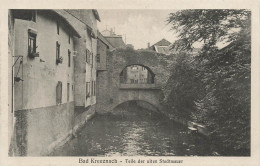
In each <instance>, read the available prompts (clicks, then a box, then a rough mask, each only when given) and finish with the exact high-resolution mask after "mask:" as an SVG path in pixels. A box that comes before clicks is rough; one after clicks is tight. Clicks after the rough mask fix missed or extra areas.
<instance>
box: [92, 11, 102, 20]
mask: <svg viewBox="0 0 260 166" xmlns="http://www.w3.org/2000/svg"><path fill="white" fill-rule="evenodd" d="M92 12H93V14H94V16H95V18H96V19H97V20H98V21H99V22H100V17H99V14H98V11H97V10H96V9H93V10H92Z"/></svg>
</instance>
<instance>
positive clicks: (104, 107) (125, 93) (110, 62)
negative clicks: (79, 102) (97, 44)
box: [96, 49, 172, 113]
mask: <svg viewBox="0 0 260 166" xmlns="http://www.w3.org/2000/svg"><path fill="white" fill-rule="evenodd" d="M108 57H109V58H108V59H107V70H104V71H101V72H98V77H97V101H98V103H97V106H96V109H97V112H98V113H104V112H109V111H112V110H113V109H114V108H115V107H116V106H117V105H119V104H120V103H123V102H126V101H131V100H137V101H146V102H148V103H150V104H152V105H153V106H155V107H156V108H158V109H159V110H162V109H161V108H162V107H161V101H162V99H163V97H164V93H163V88H162V87H163V86H164V84H165V82H166V81H167V79H168V76H169V71H170V66H171V64H170V63H169V62H170V60H169V59H170V58H172V57H171V56H165V55H160V54H157V53H155V52H152V51H149V50H148V51H147V50H127V49H116V50H113V51H111V52H108ZM132 65H138V66H141V67H144V68H145V69H147V71H149V73H150V74H151V75H152V76H153V81H151V82H150V84H148V83H142V84H131V83H127V82H124V81H122V80H121V79H122V78H120V76H123V72H124V70H125V69H126V68H127V67H129V66H132Z"/></svg>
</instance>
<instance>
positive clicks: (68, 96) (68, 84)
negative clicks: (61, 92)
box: [67, 83, 70, 101]
mask: <svg viewBox="0 0 260 166" xmlns="http://www.w3.org/2000/svg"><path fill="white" fill-rule="evenodd" d="M67 101H70V83H67Z"/></svg>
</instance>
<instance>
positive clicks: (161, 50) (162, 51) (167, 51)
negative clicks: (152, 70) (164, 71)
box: [154, 45, 172, 55]
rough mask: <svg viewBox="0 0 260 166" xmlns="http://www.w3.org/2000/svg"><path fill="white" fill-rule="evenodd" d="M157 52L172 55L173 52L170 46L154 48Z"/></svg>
mask: <svg viewBox="0 0 260 166" xmlns="http://www.w3.org/2000/svg"><path fill="white" fill-rule="evenodd" d="M154 48H155V51H156V52H158V53H161V54H165V55H170V54H171V53H172V52H171V50H170V49H169V47H168V46H157V45H155V46H154Z"/></svg>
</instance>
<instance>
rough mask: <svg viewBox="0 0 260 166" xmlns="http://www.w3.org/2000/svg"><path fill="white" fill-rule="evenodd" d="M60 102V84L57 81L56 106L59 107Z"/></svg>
mask: <svg viewBox="0 0 260 166" xmlns="http://www.w3.org/2000/svg"><path fill="white" fill-rule="evenodd" d="M61 102H62V82H61V81H58V84H57V87H56V104H57V105H59V104H61Z"/></svg>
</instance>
